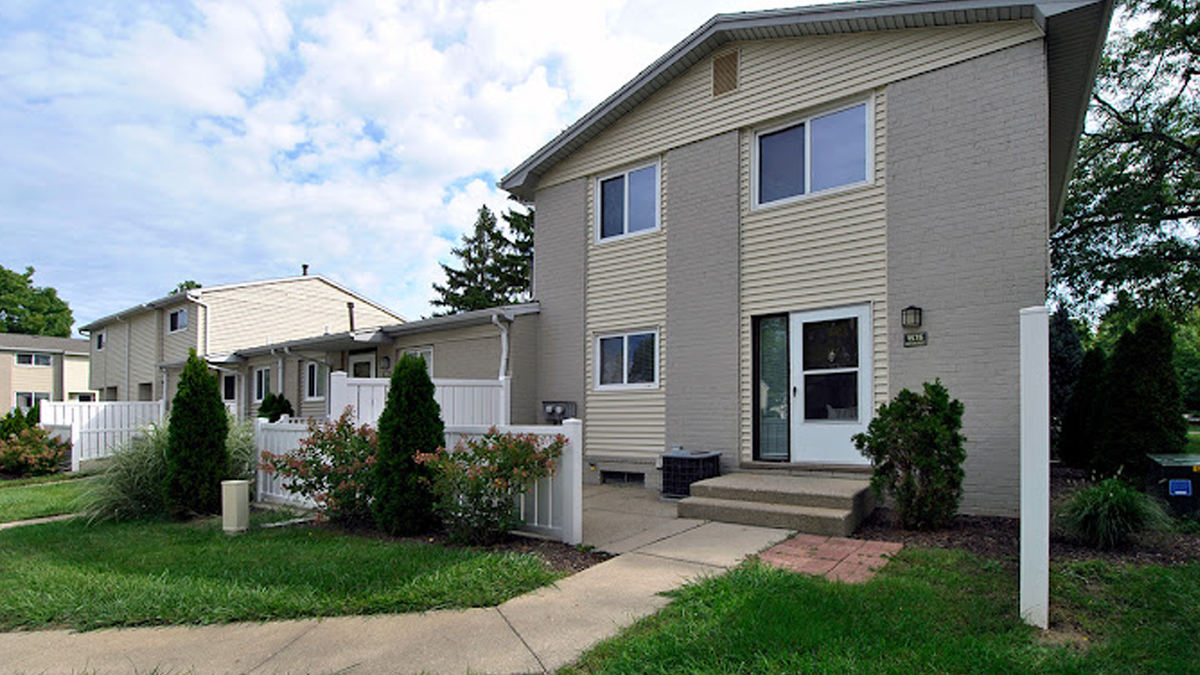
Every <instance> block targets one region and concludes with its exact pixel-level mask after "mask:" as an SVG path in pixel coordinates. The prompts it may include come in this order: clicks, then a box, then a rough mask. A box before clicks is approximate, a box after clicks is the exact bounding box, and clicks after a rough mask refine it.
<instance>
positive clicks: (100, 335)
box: [95, 331, 108, 352]
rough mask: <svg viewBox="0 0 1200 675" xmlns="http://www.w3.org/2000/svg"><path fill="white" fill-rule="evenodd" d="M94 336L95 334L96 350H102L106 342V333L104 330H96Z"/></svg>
mask: <svg viewBox="0 0 1200 675" xmlns="http://www.w3.org/2000/svg"><path fill="white" fill-rule="evenodd" d="M95 336H96V340H95V345H96V351H98V352H102V351H104V343H105V342H108V336H107V335H106V333H105V331H98V332H97V333H96V334H95Z"/></svg>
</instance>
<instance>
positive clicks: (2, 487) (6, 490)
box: [0, 480, 88, 523]
mask: <svg viewBox="0 0 1200 675" xmlns="http://www.w3.org/2000/svg"><path fill="white" fill-rule="evenodd" d="M14 482H15V481H14ZM87 485H88V481H86V480H68V481H59V482H54V483H45V482H43V483H33V484H25V483H22V484H19V485H9V484H7V483H0V523H11V522H14V521H17V520H29V519H30V518H41V517H44V516H57V515H61V514H64V513H72V512H74V510H75V502H76V500H77V499H78V498H79V495H80V494H81V493H82V492H83V491H84V490H85V489H87Z"/></svg>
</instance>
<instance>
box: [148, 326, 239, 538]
mask: <svg viewBox="0 0 1200 675" xmlns="http://www.w3.org/2000/svg"><path fill="white" fill-rule="evenodd" d="M167 434H168V439H167V473H166V481H165V484H164V486H163V501H164V502H165V504H166V507H167V511H168V512H169V513H170V514H171V515H172V516H173V517H175V518H187V517H190V516H192V515H195V514H206V513H217V512H218V511H220V509H221V480H222V479H223V478H225V475H226V473H227V472H228V470H229V455H228V451H227V450H226V446H225V437H226V436H227V435H228V434H229V418H228V416H227V415H226V413H225V404H224V403H222V402H221V391H220V388H219V387H218V385H217V378H216V377H215V376H214V375H213V374H212V373H210V372H209V371H208V365H207V364H205V362H204V361H203V360H202V359H201V358H200V357H198V356H196V350H194V349H193V350H191V354H190V355H189V356H188V360H187V363H186V364H185V365H184V366H183V373H182V374H181V375H180V376H179V390H178V391H177V392H176V393H175V398H174V399H172V400H171V421H170V425H169V427H168V430H167Z"/></svg>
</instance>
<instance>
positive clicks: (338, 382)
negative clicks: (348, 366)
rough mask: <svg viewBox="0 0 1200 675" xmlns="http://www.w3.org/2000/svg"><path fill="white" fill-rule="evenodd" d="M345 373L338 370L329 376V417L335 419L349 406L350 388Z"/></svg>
mask: <svg viewBox="0 0 1200 675" xmlns="http://www.w3.org/2000/svg"><path fill="white" fill-rule="evenodd" d="M346 377H347V376H346V373H345V372H343V371H341V370H339V371H336V372H333V373H330V374H329V416H330V417H331V418H336V417H338V416H339V415H341V414H342V411H343V410H345V409H346V406H348V405H350V387H349V386H348V385H347V384H346Z"/></svg>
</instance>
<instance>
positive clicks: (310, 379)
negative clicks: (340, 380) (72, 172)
mask: <svg viewBox="0 0 1200 675" xmlns="http://www.w3.org/2000/svg"><path fill="white" fill-rule="evenodd" d="M322 369H325V372H324V373H322V372H321V370H322ZM328 378H329V368H328V366H326V365H325V364H324V363H319V362H317V361H307V362H305V364H304V400H305V401H324V400H325V392H327V391H329V380H328ZM317 382H320V384H321V387H320V389H321V393H319V394H318V393H315V392H316V389H315V388H314V387H313V385H314V384H315V383H317Z"/></svg>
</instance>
